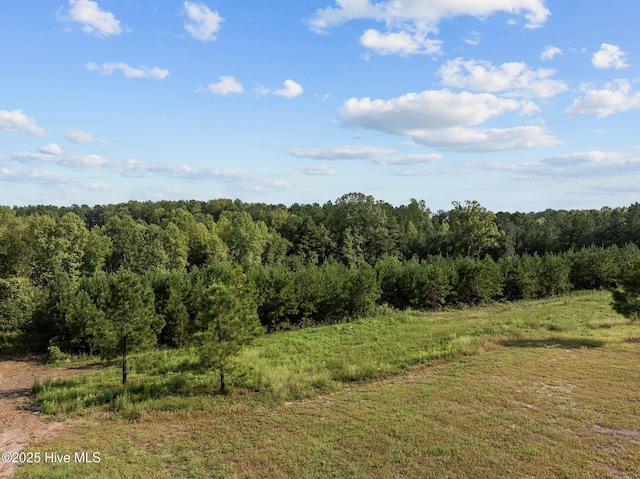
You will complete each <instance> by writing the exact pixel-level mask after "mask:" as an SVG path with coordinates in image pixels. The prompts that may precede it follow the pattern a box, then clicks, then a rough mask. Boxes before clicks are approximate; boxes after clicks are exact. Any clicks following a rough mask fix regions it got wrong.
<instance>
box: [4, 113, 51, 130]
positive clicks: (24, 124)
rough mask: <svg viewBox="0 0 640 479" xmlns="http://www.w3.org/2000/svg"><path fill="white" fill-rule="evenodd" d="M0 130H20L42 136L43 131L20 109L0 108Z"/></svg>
mask: <svg viewBox="0 0 640 479" xmlns="http://www.w3.org/2000/svg"><path fill="white" fill-rule="evenodd" d="M0 131H21V132H23V133H28V134H30V135H33V136H44V135H45V131H44V130H43V129H42V128H40V127H39V126H38V125H36V121H35V120H34V119H33V118H31V117H29V116H27V115H25V114H24V113H22V110H13V111H7V110H0Z"/></svg>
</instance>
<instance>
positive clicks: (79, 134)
mask: <svg viewBox="0 0 640 479" xmlns="http://www.w3.org/2000/svg"><path fill="white" fill-rule="evenodd" d="M66 138H67V140H69V141H72V142H73V143H80V144H89V143H108V142H107V140H100V139H98V138H96V137H95V136H94V135H93V134H91V133H89V132H87V131H83V130H69V131H68V132H67V136H66Z"/></svg>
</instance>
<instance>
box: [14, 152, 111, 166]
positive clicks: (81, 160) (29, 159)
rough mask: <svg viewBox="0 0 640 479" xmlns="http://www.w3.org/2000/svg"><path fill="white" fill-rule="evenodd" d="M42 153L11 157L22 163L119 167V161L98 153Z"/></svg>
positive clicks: (16, 154) (15, 154)
mask: <svg viewBox="0 0 640 479" xmlns="http://www.w3.org/2000/svg"><path fill="white" fill-rule="evenodd" d="M40 151H41V153H14V154H12V155H11V157H12V158H13V159H14V160H17V161H19V162H21V163H27V164H29V163H36V162H39V163H51V164H56V165H61V166H66V167H70V168H82V167H91V168H97V167H111V168H117V165H119V163H118V162H117V161H113V160H108V159H107V158H103V157H101V156H98V155H77V156H76V155H63V154H62V150H61V153H60V154H52V153H46V152H42V148H41V149H40Z"/></svg>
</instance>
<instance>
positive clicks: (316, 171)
mask: <svg viewBox="0 0 640 479" xmlns="http://www.w3.org/2000/svg"><path fill="white" fill-rule="evenodd" d="M293 168H294V169H295V170H298V171H300V172H302V173H303V174H305V175H311V176H332V175H335V174H336V172H335V171H334V170H333V169H331V168H329V166H328V165H326V164H324V163H319V164H316V165H305V166H302V165H296V166H294V167H293Z"/></svg>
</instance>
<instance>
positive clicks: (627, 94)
mask: <svg viewBox="0 0 640 479" xmlns="http://www.w3.org/2000/svg"><path fill="white" fill-rule="evenodd" d="M582 89H583V91H584V93H585V94H584V96H583V97H582V98H578V99H577V100H575V101H574V102H573V105H571V106H570V107H569V108H568V109H567V110H566V111H565V114H566V115H568V116H576V115H595V116H597V117H599V118H604V117H605V116H609V115H611V114H613V113H617V112H623V111H627V110H636V109H639V108H640V92H632V91H631V84H630V83H629V81H628V80H615V81H614V82H611V83H608V84H606V85H605V88H603V89H601V90H597V89H594V88H592V87H590V86H588V85H586V86H583V88H582Z"/></svg>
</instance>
